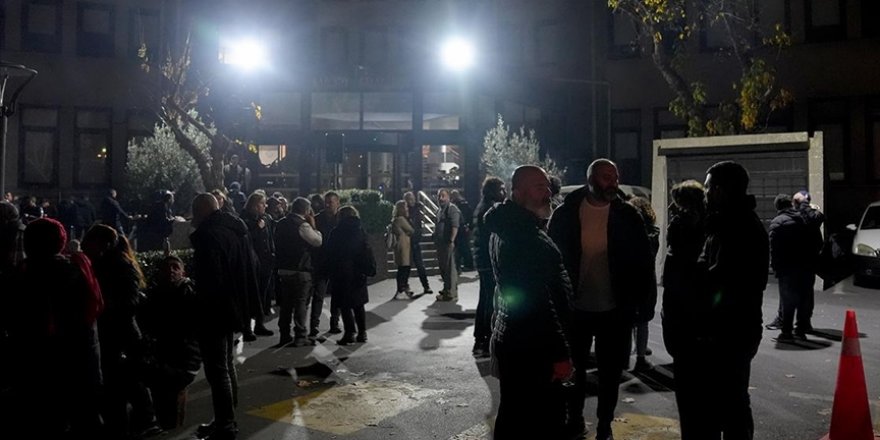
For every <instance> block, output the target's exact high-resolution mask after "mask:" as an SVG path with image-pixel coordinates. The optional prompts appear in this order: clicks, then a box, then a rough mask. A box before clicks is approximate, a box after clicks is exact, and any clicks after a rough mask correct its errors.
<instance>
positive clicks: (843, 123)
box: [807, 97, 853, 184]
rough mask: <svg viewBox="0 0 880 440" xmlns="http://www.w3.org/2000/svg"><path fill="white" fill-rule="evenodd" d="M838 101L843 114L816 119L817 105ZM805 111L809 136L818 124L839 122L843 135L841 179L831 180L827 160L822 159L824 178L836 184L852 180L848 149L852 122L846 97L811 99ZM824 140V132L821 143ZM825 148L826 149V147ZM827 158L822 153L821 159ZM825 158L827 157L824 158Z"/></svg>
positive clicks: (850, 145) (850, 146) (850, 147)
mask: <svg viewBox="0 0 880 440" xmlns="http://www.w3.org/2000/svg"><path fill="white" fill-rule="evenodd" d="M834 102H840V103H842V104H843V115H842V116H840V117H836V118H826V119H822V120H818V119H817V113H818V111H817V109H816V108H817V107H818V106H820V105H822V104H826V103H834ZM807 112H808V115H809V116H808V121H809V122H808V131H809V133H810V136H813V135H814V133H815V132H816V127H817V126H818V125H834V124H840V127H841V132H842V137H843V145H841V154H842V156H843V179H840V180H832V179H831V173H830V172H829V169H828V165H827V162H824V161H823V164H822V167H823V169H824V170H825V178H826V179H827V181H828V182H831V183H838V184H846V183H851V182H852V180H853V179H852V168H853V167H852V163H851V161H850V151H851V149H852V139H851V132H852V124H851V123H850V112H851V107H850V103H849V101H848V100H847V99H846V98H843V97H830V98H819V99H811V100H809V102H808V104H807ZM824 141H825V138H824V133H823V143H824ZM826 150H827V149H826ZM825 158H827V156H825V155H823V159H825ZM825 160H827V159H825Z"/></svg>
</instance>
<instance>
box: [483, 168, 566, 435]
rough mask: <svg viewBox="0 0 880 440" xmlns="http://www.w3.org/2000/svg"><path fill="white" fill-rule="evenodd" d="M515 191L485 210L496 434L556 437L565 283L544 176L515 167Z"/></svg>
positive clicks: (560, 424) (560, 418) (560, 428)
mask: <svg viewBox="0 0 880 440" xmlns="http://www.w3.org/2000/svg"><path fill="white" fill-rule="evenodd" d="M512 180H513V197H512V199H510V200H507V201H505V202H504V203H503V204H500V205H497V206H496V207H494V208H492V209H491V210H490V211H489V212H488V213H487V214H486V216H485V223H484V225H483V227H485V228H486V229H487V230H488V231H489V232H491V234H492V235H491V238H490V253H489V254H490V258H491V264H492V270H493V272H494V274H495V278H496V280H497V281H498V286H497V288H496V296H495V298H496V301H497V309H496V310H495V325H494V329H493V331H492V340H491V352H492V363H493V372H494V373H495V375H496V377H498V378H499V381H500V386H501V402H500V403H499V405H498V417H497V418H496V419H495V436H494V438H495V440H506V439H521V438H546V439H559V438H561V437H562V436H563V435H564V431H565V416H566V414H565V400H564V399H563V398H562V396H561V395H560V391H561V388H559V384H558V382H560V381H565V380H568V379H569V377H570V376H571V373H572V362H571V356H570V354H569V348H568V342H567V338H566V332H565V327H566V326H565V324H564V322H565V321H566V317H565V316H566V315H567V309H568V300H567V297H568V296H569V295H571V282H570V281H569V278H568V274H567V272H566V270H565V267H564V266H563V264H562V256H561V255H560V254H559V250H558V249H557V248H556V245H554V244H553V241H552V240H551V239H550V237H548V236H547V234H546V233H545V232H544V230H543V229H542V228H541V225H542V223H543V220H544V219H546V218H547V217H549V216H550V180H549V179H548V178H547V173H545V172H544V170H542V169H541V168H539V167H536V166H528V165H527V166H521V167H519V168H517V169H516V171H514V173H513V178H512Z"/></svg>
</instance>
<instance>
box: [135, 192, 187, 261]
mask: <svg viewBox="0 0 880 440" xmlns="http://www.w3.org/2000/svg"><path fill="white" fill-rule="evenodd" d="M173 204H174V193H172V192H171V191H164V192H162V194H161V196H160V197H159V200H156V201H155V202H153V205H152V207H150V213H149V214H148V215H147V218H146V219H145V221H144V222H143V224H142V225H141V227H140V228H139V229H138V243H137V244H138V250H139V251H141V252H143V251H158V250H162V249H163V247H164V245H165V239H167V238H168V237H170V236H171V233H172V232H174V222H175V221H176V220H177V219H176V218H175V217H174V213H173V212H172V211H171V205H173Z"/></svg>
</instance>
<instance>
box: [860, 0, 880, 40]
mask: <svg viewBox="0 0 880 440" xmlns="http://www.w3.org/2000/svg"><path fill="white" fill-rule="evenodd" d="M878 19H880V2H878V1H877V0H862V37H864V38H873V37H877V36H880V27H878V26H877V21H878Z"/></svg>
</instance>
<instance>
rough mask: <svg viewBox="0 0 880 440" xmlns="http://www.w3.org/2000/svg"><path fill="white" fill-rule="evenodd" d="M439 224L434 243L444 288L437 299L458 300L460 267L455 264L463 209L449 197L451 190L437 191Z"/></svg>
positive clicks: (435, 229)
mask: <svg viewBox="0 0 880 440" xmlns="http://www.w3.org/2000/svg"><path fill="white" fill-rule="evenodd" d="M437 203H438V204H439V205H440V211H438V212H437V225H436V227H435V228H434V244H435V245H436V246H437V261H438V264H439V265H440V278H442V279H443V290H441V291H440V294H439V295H437V301H452V302H456V301H458V268H457V267H456V265H455V240H456V237H458V230H459V227H460V226H461V211H459V209H458V207H457V206H455V204H453V203H452V201H451V199H450V198H449V190H448V189H446V188H441V189H440V190H438V191H437Z"/></svg>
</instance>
